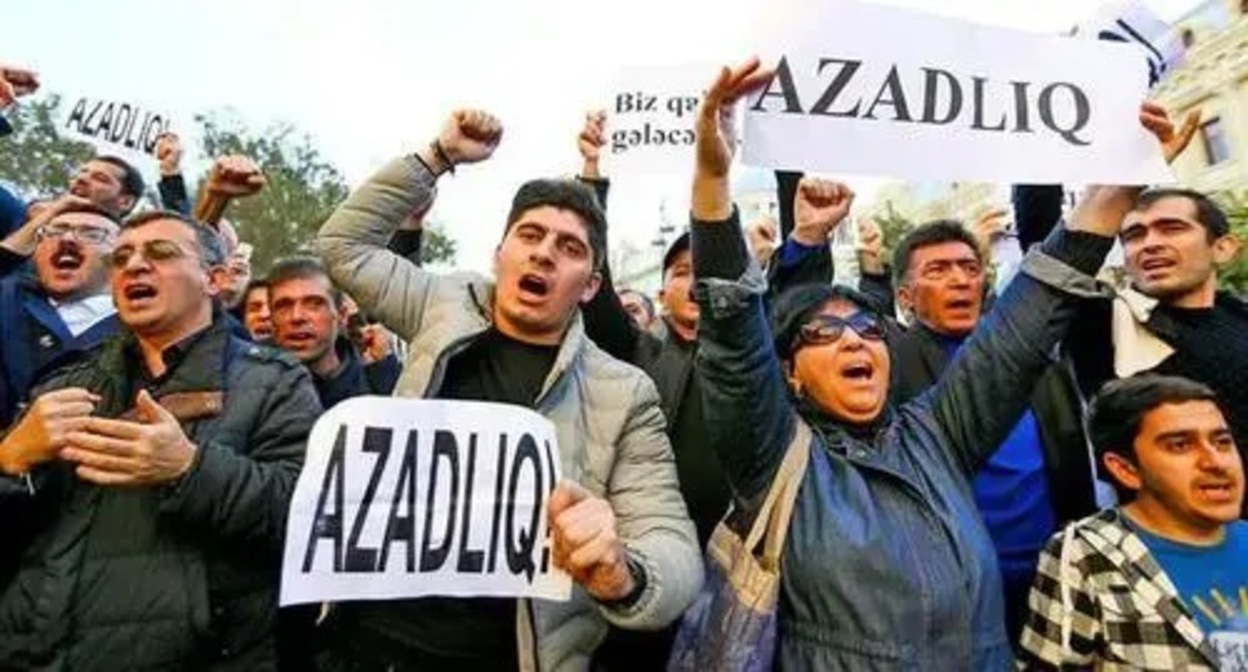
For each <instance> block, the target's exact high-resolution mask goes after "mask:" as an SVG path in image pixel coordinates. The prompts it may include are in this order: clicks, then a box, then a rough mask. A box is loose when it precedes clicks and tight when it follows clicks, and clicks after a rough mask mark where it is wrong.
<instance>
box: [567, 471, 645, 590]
mask: <svg viewBox="0 0 1248 672" xmlns="http://www.w3.org/2000/svg"><path fill="white" fill-rule="evenodd" d="M550 529H551V533H552V535H553V537H554V553H553V556H554V562H555V566H556V567H559V568H561V569H563V570H564V571H566V572H567V573H568V574H571V575H572V579H573V580H574V581H576V582H577V583H579V584H581V586H582V587H583V588H585V590H586V592H588V593H589V594H590V595H593V596H594V598H595V599H597V600H599V601H602V602H610V601H613V600H620V599H623V598H625V597H627V596H628V595H629V594H630V593H632V592H633V589H634V588H635V587H636V585H637V584H636V580H635V579H634V578H633V574H632V572H631V571H630V570H629V568H628V551H627V550H626V549H625V548H624V543H623V542H621V541H620V538H619V536H617V533H616V526H615V512H614V511H612V510H611V504H610V503H609V502H607V500H605V499H600V498H598V497H594V496H593V495H591V494H590V493H589V492H588V491H586V490H585V489H584V488H582V487H581V486H579V485H577V484H576V483H573V482H572V481H563V482H561V483H560V484H559V487H557V488H555V492H554V494H552V495H551V498H550Z"/></svg>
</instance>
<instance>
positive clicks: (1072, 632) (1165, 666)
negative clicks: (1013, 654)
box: [1018, 509, 1218, 670]
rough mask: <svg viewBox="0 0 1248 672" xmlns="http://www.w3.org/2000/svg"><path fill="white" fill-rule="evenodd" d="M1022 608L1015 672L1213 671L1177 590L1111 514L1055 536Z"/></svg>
mask: <svg viewBox="0 0 1248 672" xmlns="http://www.w3.org/2000/svg"><path fill="white" fill-rule="evenodd" d="M1028 604H1029V608H1030V609H1029V613H1028V616H1027V622H1026V624H1025V626H1024V628H1023V636H1022V651H1021V653H1020V655H1019V659H1018V668H1019V669H1021V670H1215V669H1217V667H1218V662H1217V660H1218V658H1217V653H1216V652H1215V651H1214V649H1213V647H1212V645H1211V644H1210V643H1209V641H1208V639H1207V637H1206V635H1205V633H1204V631H1203V630H1202V629H1201V627H1200V625H1198V624H1197V623H1196V621H1195V619H1193V618H1192V616H1191V614H1190V612H1189V611H1188V610H1187V608H1186V607H1185V606H1184V605H1183V603H1182V601H1181V600H1180V599H1179V597H1178V590H1177V589H1176V588H1175V587H1174V584H1173V583H1172V582H1171V581H1170V578H1169V577H1167V576H1166V574H1165V572H1164V571H1163V570H1162V569H1161V567H1160V566H1159V565H1158V564H1157V561H1156V559H1155V558H1154V557H1153V556H1152V554H1151V553H1149V551H1148V548H1147V547H1146V546H1145V545H1144V542H1143V540H1141V539H1140V538H1139V537H1138V536H1136V534H1135V533H1134V532H1132V531H1131V530H1130V528H1128V527H1127V526H1126V525H1125V524H1124V523H1123V521H1122V518H1121V514H1120V513H1119V512H1118V510H1117V509H1110V510H1108V511H1102V512H1101V513H1099V514H1097V515H1095V516H1091V517H1089V518H1085V519H1083V520H1081V521H1079V522H1077V523H1074V524H1072V525H1070V526H1068V527H1067V528H1066V529H1065V530H1064V531H1062V532H1059V533H1058V534H1056V535H1055V536H1054V537H1053V539H1052V540H1051V541H1050V542H1049V545H1048V548H1046V549H1045V551H1044V553H1043V554H1042V555H1041V556H1040V566H1039V570H1038V571H1037V573H1036V581H1035V583H1034V584H1033V585H1032V588H1031V596H1030V598H1029V600H1028Z"/></svg>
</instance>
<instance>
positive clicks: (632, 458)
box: [602, 372, 702, 630]
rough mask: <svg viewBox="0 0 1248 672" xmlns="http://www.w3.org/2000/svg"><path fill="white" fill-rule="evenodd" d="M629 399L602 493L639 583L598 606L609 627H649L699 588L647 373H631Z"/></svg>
mask: <svg viewBox="0 0 1248 672" xmlns="http://www.w3.org/2000/svg"><path fill="white" fill-rule="evenodd" d="M634 378H635V381H636V384H635V386H634V389H633V390H632V392H631V393H630V395H629V397H630V398H631V399H635V400H637V401H635V402H634V403H633V407H632V411H631V413H630V415H629V417H628V420H627V421H626V423H625V425H624V430H623V434H622V435H621V436H620V439H619V442H618V444H617V448H616V459H615V468H614V469H613V470H612V472H611V480H610V482H609V483H608V486H607V497H608V499H609V500H610V502H611V509H612V510H613V511H614V512H615V517H616V524H617V526H618V530H619V534H620V538H621V539H622V541H623V542H624V544H625V546H626V547H627V548H628V550H629V554H630V556H632V558H633V559H634V560H636V561H637V562H638V563H639V564H640V565H641V566H643V567H644V568H645V573H646V587H645V590H644V591H643V592H642V594H641V596H640V597H639V598H638V599H637V600H636V601H635V602H633V603H632V605H631V606H629V607H627V608H622V609H621V608H610V607H606V606H603V607H602V613H603V615H604V616H605V617H606V618H607V620H609V621H611V622H612V623H614V624H615V625H618V626H620V627H622V628H627V629H632V630H654V629H658V628H662V627H665V626H666V625H668V624H669V623H671V622H673V621H675V620H676V619H677V618H679V617H680V615H681V613H682V612H684V610H685V609H686V608H687V607H688V606H689V604H690V603H692V602H693V599H694V597H696V596H697V594H698V591H699V590H701V588H702V557H701V553H700V551H699V549H698V541H697V535H696V533H695V532H694V528H693V522H692V521H691V520H690V519H689V514H688V513H687V512H686V510H685V502H684V500H683V499H682V498H681V495H680V484H679V483H678V482H677V480H676V463H675V457H674V456H673V454H672V448H671V445H670V444H669V443H668V439H667V434H666V433H665V429H664V428H665V426H666V423H665V421H664V419H663V412H662V411H661V410H659V394H658V392H657V391H656V390H655V388H654V385H653V384H652V383H651V382H650V380H649V378H645V377H643V376H642V375H640V372H638V374H637V375H636V376H634Z"/></svg>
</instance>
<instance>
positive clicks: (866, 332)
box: [798, 312, 884, 345]
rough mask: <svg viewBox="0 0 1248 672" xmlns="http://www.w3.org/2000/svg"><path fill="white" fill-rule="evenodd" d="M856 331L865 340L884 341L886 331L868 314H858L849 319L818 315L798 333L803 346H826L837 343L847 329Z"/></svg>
mask: <svg viewBox="0 0 1248 672" xmlns="http://www.w3.org/2000/svg"><path fill="white" fill-rule="evenodd" d="M846 327H849V328H850V329H853V330H854V333H856V334H858V336H859V337H861V338H862V339H863V340H867V341H882V340H884V329H883V328H881V327H880V323H879V322H877V321H876V320H875V318H873V317H871V316H870V315H868V314H867V313H863V312H858V313H854V314H853V315H850V316H849V317H848V318H842V317H836V316H835V315H816V316H815V317H814V318H812V319H811V320H810V321H809V322H807V323H806V324H803V325H802V328H801V330H800V331H799V332H798V341H799V342H800V344H802V345H826V344H828V343H835V342H836V341H838V340H840V338H841V336H843V335H844V334H845V328H846Z"/></svg>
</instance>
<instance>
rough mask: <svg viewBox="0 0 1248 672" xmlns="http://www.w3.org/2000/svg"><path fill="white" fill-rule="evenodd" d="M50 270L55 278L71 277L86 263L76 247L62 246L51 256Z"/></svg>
mask: <svg viewBox="0 0 1248 672" xmlns="http://www.w3.org/2000/svg"><path fill="white" fill-rule="evenodd" d="M51 262H52V269H53V270H54V271H55V272H56V275H57V276H61V277H66V276H69V277H72V276H73V275H74V274H75V273H77V272H78V271H79V270H81V269H82V265H83V264H84V263H85V262H86V258H85V257H84V256H83V255H82V251H80V250H79V249H78V248H77V247H76V246H73V245H62V246H60V247H59V248H58V249H57V250H56V254H54V255H53V256H52V259H51Z"/></svg>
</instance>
